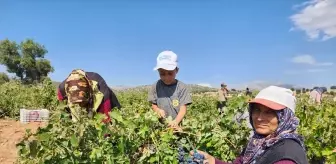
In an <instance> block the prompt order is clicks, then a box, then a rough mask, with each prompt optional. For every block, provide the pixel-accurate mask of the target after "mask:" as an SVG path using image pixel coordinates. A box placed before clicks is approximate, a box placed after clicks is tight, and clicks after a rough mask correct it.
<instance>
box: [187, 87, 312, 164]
mask: <svg viewBox="0 0 336 164" xmlns="http://www.w3.org/2000/svg"><path fill="white" fill-rule="evenodd" d="M295 105H296V99H295V97H294V95H293V92H292V91H291V90H289V89H286V88H281V87H277V86H270V87H267V88H265V89H263V90H261V91H260V92H259V93H258V95H257V96H256V98H255V99H254V100H252V101H250V102H249V114H250V122H251V125H252V127H253V130H254V135H253V136H252V137H251V138H250V140H249V143H248V144H247V146H246V147H245V148H244V150H243V151H242V153H241V155H240V156H239V157H238V158H237V159H236V160H235V161H233V164H308V160H307V155H306V150H305V146H304V143H303V139H302V138H301V136H300V135H298V134H297V133H296V128H297V127H298V125H299V119H298V118H297V117H295ZM198 152H199V153H200V154H203V155H204V157H205V161H206V162H207V163H209V164H229V163H227V162H222V161H220V160H218V159H215V158H214V157H213V156H211V155H209V154H208V153H206V152H203V151H198ZM191 154H193V153H192V152H191Z"/></svg>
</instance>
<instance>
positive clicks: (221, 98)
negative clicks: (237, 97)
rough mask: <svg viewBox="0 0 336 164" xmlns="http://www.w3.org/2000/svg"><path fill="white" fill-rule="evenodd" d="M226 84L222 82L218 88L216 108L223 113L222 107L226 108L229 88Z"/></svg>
mask: <svg viewBox="0 0 336 164" xmlns="http://www.w3.org/2000/svg"><path fill="white" fill-rule="evenodd" d="M226 87H227V85H226V84H224V83H222V84H221V88H220V89H219V90H218V102H217V109H218V112H219V114H222V113H224V109H225V108H226V102H227V98H228V93H229V90H228V89H227V88H226Z"/></svg>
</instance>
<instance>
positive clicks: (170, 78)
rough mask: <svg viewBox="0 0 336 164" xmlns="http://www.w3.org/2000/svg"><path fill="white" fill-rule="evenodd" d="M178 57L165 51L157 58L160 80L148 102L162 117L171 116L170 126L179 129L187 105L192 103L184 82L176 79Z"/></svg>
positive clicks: (152, 90)
mask: <svg viewBox="0 0 336 164" xmlns="http://www.w3.org/2000/svg"><path fill="white" fill-rule="evenodd" d="M177 63H178V62H177V55H176V54H175V53H174V52H172V51H163V52H161V53H160V54H159V55H158V57H157V64H156V67H155V68H154V70H157V71H158V73H159V76H160V79H159V80H158V81H156V82H155V83H154V84H153V85H152V87H151V88H150V90H149V93H148V101H149V102H150V103H151V104H152V109H153V110H154V111H155V112H156V113H157V114H158V115H159V116H160V117H161V118H167V117H169V116H171V117H172V118H173V121H171V122H169V126H170V127H173V128H178V127H179V124H180V123H181V121H182V120H183V118H184V116H185V114H186V112H187V105H190V104H191V103H192V100H191V95H190V93H189V90H188V88H187V86H186V84H184V83H183V82H181V81H179V80H177V79H176V74H177V73H178V71H179V68H178V66H177Z"/></svg>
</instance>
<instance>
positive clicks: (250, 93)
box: [245, 88, 252, 97]
mask: <svg viewBox="0 0 336 164" xmlns="http://www.w3.org/2000/svg"><path fill="white" fill-rule="evenodd" d="M245 95H246V96H250V97H251V96H252V92H251V91H250V89H249V88H246V91H245Z"/></svg>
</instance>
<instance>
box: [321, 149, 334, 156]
mask: <svg viewBox="0 0 336 164" xmlns="http://www.w3.org/2000/svg"><path fill="white" fill-rule="evenodd" d="M332 153H333V150H323V151H322V155H323V156H329V155H331V154H332Z"/></svg>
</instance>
